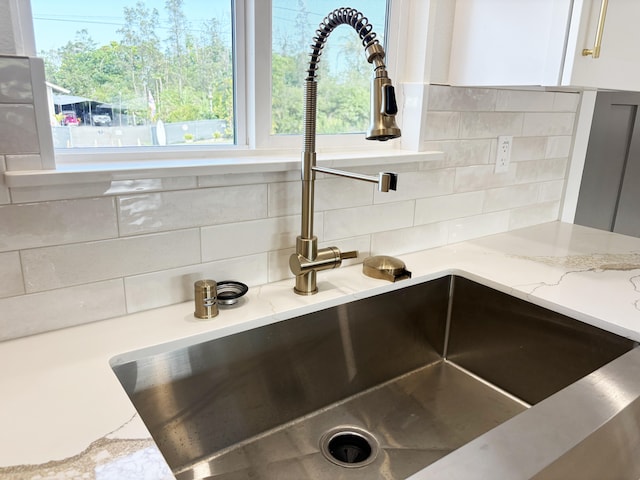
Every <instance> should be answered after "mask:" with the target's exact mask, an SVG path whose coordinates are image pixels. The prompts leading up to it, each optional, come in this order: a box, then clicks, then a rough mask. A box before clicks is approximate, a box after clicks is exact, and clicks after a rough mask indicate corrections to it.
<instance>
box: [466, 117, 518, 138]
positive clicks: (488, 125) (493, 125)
mask: <svg viewBox="0 0 640 480" xmlns="http://www.w3.org/2000/svg"><path fill="white" fill-rule="evenodd" d="M523 118H524V114H522V113H519V112H518V113H512V112H462V113H461V114H460V137H461V138H467V139H468V138H494V137H498V136H499V135H513V136H517V135H521V134H522V122H523Z"/></svg>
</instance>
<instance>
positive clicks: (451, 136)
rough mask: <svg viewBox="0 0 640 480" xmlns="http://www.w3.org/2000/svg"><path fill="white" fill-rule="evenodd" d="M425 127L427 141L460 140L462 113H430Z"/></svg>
mask: <svg viewBox="0 0 640 480" xmlns="http://www.w3.org/2000/svg"><path fill="white" fill-rule="evenodd" d="M425 125H426V126H425V129H426V132H425V135H424V138H425V140H455V139H457V138H460V112H428V113H427V121H426V122H425Z"/></svg>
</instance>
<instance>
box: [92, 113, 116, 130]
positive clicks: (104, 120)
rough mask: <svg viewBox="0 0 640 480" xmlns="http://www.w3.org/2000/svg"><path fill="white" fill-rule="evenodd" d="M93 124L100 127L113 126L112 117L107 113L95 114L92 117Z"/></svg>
mask: <svg viewBox="0 0 640 480" xmlns="http://www.w3.org/2000/svg"><path fill="white" fill-rule="evenodd" d="M91 124H92V125H97V126H100V127H108V126H110V125H111V117H110V116H109V114H107V113H94V114H93V115H91Z"/></svg>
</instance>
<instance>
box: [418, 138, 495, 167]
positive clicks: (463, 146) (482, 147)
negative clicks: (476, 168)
mask: <svg viewBox="0 0 640 480" xmlns="http://www.w3.org/2000/svg"><path fill="white" fill-rule="evenodd" d="M491 143H492V140H488V139H479V140H444V141H439V142H438V141H433V142H425V143H424V145H423V147H424V149H425V150H436V151H442V152H444V154H445V158H444V159H443V160H436V161H433V162H428V163H425V165H424V166H422V167H421V168H420V170H433V169H435V168H445V167H462V166H467V165H483V164H487V163H490V161H489V158H490V156H489V155H490V153H491Z"/></svg>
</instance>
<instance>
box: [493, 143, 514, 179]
mask: <svg viewBox="0 0 640 480" xmlns="http://www.w3.org/2000/svg"><path fill="white" fill-rule="evenodd" d="M512 143H513V137H512V136H511V135H500V136H499V137H498V149H497V152H496V168H495V170H494V173H503V172H506V171H508V170H509V162H510V161H511V144H512Z"/></svg>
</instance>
